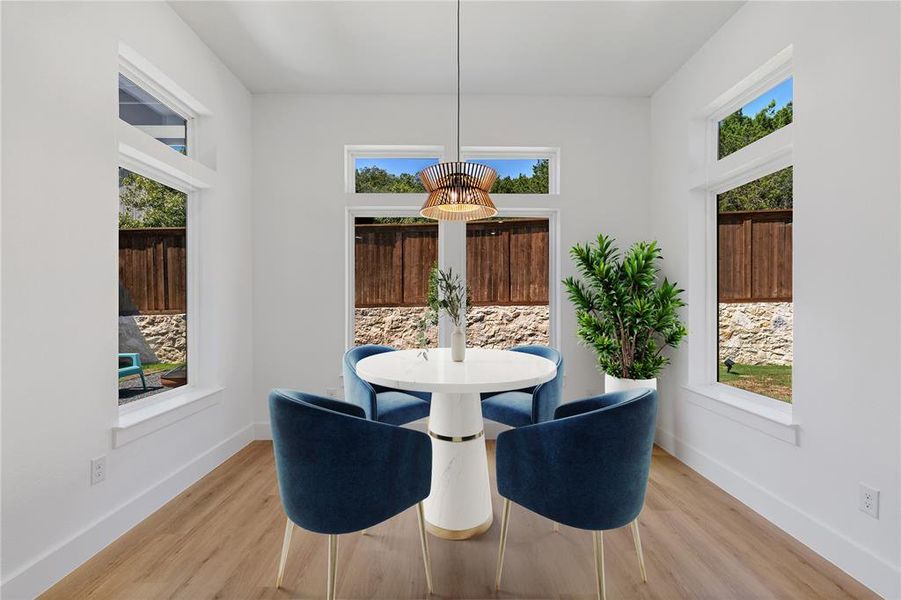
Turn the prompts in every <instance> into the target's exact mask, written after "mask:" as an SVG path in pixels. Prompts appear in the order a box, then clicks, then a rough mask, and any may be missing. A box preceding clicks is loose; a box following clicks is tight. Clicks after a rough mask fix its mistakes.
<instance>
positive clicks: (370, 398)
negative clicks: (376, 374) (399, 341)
mask: <svg viewBox="0 0 901 600" xmlns="http://www.w3.org/2000/svg"><path fill="white" fill-rule="evenodd" d="M393 351H394V348H392V347H391V346H377V345H375V344H366V345H363V346H357V347H356V348H351V349H350V350H348V351H347V352H345V353H344V368H343V371H344V399H345V400H347V401H348V402H353V403H354V404H356V405H357V406H359V407H360V408H362V409H363V412H364V413H366V418H367V419H372V420H377V419H378V417H379V415H378V407H377V405H376V393H377V392H376V388H375V387H373V386H372V385H371V384H370V383H369V382H368V381H364V380H363V378H361V377H360V376H359V375H357V363H358V362H360V361H361V360H363V359H364V358H366V357H367V356H372V355H373V354H381V353H382V352H393Z"/></svg>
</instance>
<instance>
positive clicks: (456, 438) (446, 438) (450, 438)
mask: <svg viewBox="0 0 901 600" xmlns="http://www.w3.org/2000/svg"><path fill="white" fill-rule="evenodd" d="M429 435H430V436H432V437H433V438H435V439H436V440H440V441H442V442H453V443H455V444H458V443H460V442H471V441H472V440H477V439H479V438H480V437H482V436H484V435H485V430H484V429H483V430H482V431H480V432H478V433H474V434H472V435H441V434H440V433H435V432H434V431H432V430H431V429H429Z"/></svg>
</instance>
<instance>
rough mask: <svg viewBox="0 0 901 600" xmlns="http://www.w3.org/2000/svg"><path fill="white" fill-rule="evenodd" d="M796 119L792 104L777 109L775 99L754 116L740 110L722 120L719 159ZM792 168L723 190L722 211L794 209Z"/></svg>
mask: <svg viewBox="0 0 901 600" xmlns="http://www.w3.org/2000/svg"><path fill="white" fill-rule="evenodd" d="M791 122H792V103H791V102H789V103H788V104H786V105H785V106H783V107H782V108H780V109H779V110H776V101H775V100H772V101H771V102H770V103H769V104H768V105H767V106H766V107H765V108H763V109H761V110H760V112H758V113H757V114H756V115H754V116H753V117H750V116H747V115H745V114H744V113H742V111H741V110H740V109H739V110H737V111H735V112H734V113H732V114H731V115H729V116H728V117H726V118H725V119H723V120H722V121H720V125H719V158H723V157H724V156H728V155H729V154H732V153H733V152H735V151H736V150H740V149H741V148H744V147H745V146H747V145H748V144H750V143H752V142H755V141H757V140H759V139H760V138H763V137H766V136H767V135H769V134H771V133H773V132H774V131H776V130H777V129H779V128H780V127H784V126H785V125H788V124H789V123H791ZM792 202H793V200H792V168H791V167H788V168H786V169H783V170H781V171H778V172H776V173H771V174H770V175H766V176H764V177H761V178H760V179H757V180H755V181H752V182H750V183H746V184H745V185H742V186H739V187H737V188H734V189H731V190H729V191H727V192H723V193H721V194H719V195H718V196H717V204H718V208H719V211H720V212H730V211H741V210H767V209H776V208H792Z"/></svg>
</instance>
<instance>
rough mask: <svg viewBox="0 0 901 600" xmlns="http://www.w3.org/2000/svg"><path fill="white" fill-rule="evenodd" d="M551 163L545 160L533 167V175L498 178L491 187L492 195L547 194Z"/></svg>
mask: <svg viewBox="0 0 901 600" xmlns="http://www.w3.org/2000/svg"><path fill="white" fill-rule="evenodd" d="M549 169H550V167H549V161H548V160H547V159H546V158H544V159H541V160H538V161H536V163H535V164H534V165H532V174H531V175H525V174H522V173H520V174H519V175H517V176H516V177H510V176H509V175H507V176H505V177H498V178H497V181H495V182H494V185H493V186H491V193H492V194H547V193H548V190H549V187H548V185H549V184H548V172H549Z"/></svg>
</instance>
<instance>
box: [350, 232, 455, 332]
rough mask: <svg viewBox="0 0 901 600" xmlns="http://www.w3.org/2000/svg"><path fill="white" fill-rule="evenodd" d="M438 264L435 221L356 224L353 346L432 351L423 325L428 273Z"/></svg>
mask: <svg viewBox="0 0 901 600" xmlns="http://www.w3.org/2000/svg"><path fill="white" fill-rule="evenodd" d="M437 263H438V223H437V222H436V221H432V220H429V219H422V218H418V217H356V218H355V220H354V312H353V319H354V340H353V341H354V345H361V344H386V345H389V346H394V347H395V348H421V347H423V346H428V347H435V346H436V345H437V342H438V328H437V327H435V326H433V325H431V324H429V323H423V319H424V318H425V316H426V313H427V307H426V304H427V293H428V287H429V284H428V278H429V271H430V270H431V269H432V267H433V266H435V265H436V264H437Z"/></svg>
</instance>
